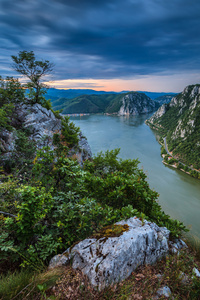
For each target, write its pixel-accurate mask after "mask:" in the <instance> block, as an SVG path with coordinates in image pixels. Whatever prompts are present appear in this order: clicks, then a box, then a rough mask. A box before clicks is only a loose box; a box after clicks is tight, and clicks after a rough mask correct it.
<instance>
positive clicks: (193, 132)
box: [147, 84, 200, 169]
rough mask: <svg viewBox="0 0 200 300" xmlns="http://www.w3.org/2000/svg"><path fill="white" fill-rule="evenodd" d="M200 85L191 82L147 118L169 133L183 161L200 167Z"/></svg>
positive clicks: (169, 141)
mask: <svg viewBox="0 0 200 300" xmlns="http://www.w3.org/2000/svg"><path fill="white" fill-rule="evenodd" d="M199 116H200V85H198V84H197V85H190V86H188V87H186V88H185V89H184V91H183V92H182V93H180V94H178V95H177V96H175V97H174V98H173V99H172V100H171V102H170V103H169V104H164V105H163V106H161V107H160V108H159V109H158V111H157V112H156V113H155V114H154V115H153V116H152V117H151V118H150V119H149V120H148V121H147V124H149V125H150V126H151V127H152V128H154V129H156V130H158V131H159V132H160V134H161V135H162V137H165V136H166V140H167V145H168V148H169V151H172V152H173V155H174V156H175V157H176V158H177V159H179V160H180V161H181V162H183V163H185V164H187V165H189V166H191V167H193V168H195V169H200V118H199Z"/></svg>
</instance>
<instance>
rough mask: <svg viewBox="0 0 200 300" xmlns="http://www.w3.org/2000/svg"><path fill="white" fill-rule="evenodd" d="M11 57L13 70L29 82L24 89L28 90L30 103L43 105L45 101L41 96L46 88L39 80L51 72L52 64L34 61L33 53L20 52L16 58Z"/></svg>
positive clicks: (46, 61)
mask: <svg viewBox="0 0 200 300" xmlns="http://www.w3.org/2000/svg"><path fill="white" fill-rule="evenodd" d="M11 57H12V59H13V62H14V63H13V68H14V70H15V71H17V72H18V73H20V74H22V75H24V76H25V77H27V78H28V79H29V80H30V82H28V83H27V84H26V87H27V88H28V89H29V93H30V95H29V96H30V100H31V103H32V104H34V103H40V104H44V103H45V102H46V100H45V98H44V96H43V95H44V94H45V93H46V91H45V88H46V86H45V85H44V84H43V83H42V82H41V79H42V78H43V77H44V76H45V75H47V74H49V73H50V72H51V71H52V70H53V64H52V63H50V62H49V61H48V60H45V61H42V60H36V58H35V54H34V52H33V51H30V52H28V51H20V52H19V54H18V56H14V55H12V56H11Z"/></svg>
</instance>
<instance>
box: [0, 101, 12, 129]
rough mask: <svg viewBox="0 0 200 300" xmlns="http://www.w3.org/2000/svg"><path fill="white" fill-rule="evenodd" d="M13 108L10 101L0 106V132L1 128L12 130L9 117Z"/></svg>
mask: <svg viewBox="0 0 200 300" xmlns="http://www.w3.org/2000/svg"><path fill="white" fill-rule="evenodd" d="M13 110H14V105H13V104H11V103H9V104H4V105H3V106H1V108H0V132H1V131H2V130H3V129H7V130H9V131H11V130H12V126H11V120H10V118H11V116H12V114H13Z"/></svg>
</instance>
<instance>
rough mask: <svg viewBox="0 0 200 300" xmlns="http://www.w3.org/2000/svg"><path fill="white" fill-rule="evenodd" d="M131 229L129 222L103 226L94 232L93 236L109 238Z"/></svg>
mask: <svg viewBox="0 0 200 300" xmlns="http://www.w3.org/2000/svg"><path fill="white" fill-rule="evenodd" d="M128 230H129V226H128V224H124V225H116V224H114V225H108V226H105V227H103V228H102V229H101V230H100V231H98V232H97V233H95V234H93V235H92V236H91V238H95V239H98V240H99V239H101V238H106V239H107V238H109V237H118V236H120V235H122V234H123V233H124V232H125V231H128Z"/></svg>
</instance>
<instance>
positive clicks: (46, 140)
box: [0, 104, 92, 163]
mask: <svg viewBox="0 0 200 300" xmlns="http://www.w3.org/2000/svg"><path fill="white" fill-rule="evenodd" d="M15 122H17V124H18V125H19V124H21V125H20V126H21V127H23V128H25V129H27V130H28V131H29V133H30V136H29V138H30V139H31V140H34V141H36V142H37V148H41V147H43V146H45V145H47V144H48V146H50V147H51V149H54V146H53V143H52V142H53V135H54V133H57V132H60V130H61V120H60V119H57V118H56V117H55V115H54V114H53V112H52V111H51V110H47V109H46V108H44V107H42V106H41V105H40V104H34V105H32V106H31V105H18V106H17V107H16V109H15ZM15 139H16V130H15V128H13V131H12V132H9V131H8V130H3V131H2V132H1V133H0V147H1V150H2V152H3V153H4V154H5V156H9V155H10V154H11V153H12V151H13V150H14V146H15ZM74 151H76V153H75V154H76V155H77V157H78V159H79V161H80V163H82V162H83V161H84V160H85V159H88V158H91V156H92V152H91V149H90V146H89V144H88V142H87V139H86V138H85V137H84V136H83V135H82V133H80V134H79V145H78V150H77V149H76V150H74ZM74 151H71V152H74Z"/></svg>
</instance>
